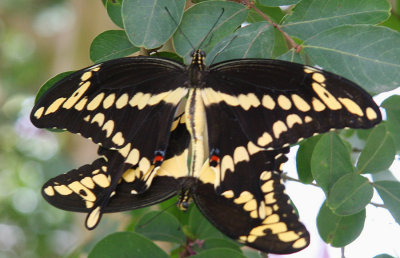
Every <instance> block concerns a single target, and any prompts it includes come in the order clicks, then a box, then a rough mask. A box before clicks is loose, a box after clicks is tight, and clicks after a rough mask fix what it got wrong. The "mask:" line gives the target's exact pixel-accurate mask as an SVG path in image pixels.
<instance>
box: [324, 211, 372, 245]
mask: <svg viewBox="0 0 400 258" xmlns="http://www.w3.org/2000/svg"><path fill="white" fill-rule="evenodd" d="M364 222H365V209H364V210H362V211H360V212H359V213H356V214H353V215H350V216H339V215H336V214H335V213H333V212H332V211H331V210H330V209H329V208H328V206H327V205H326V203H323V204H322V206H321V209H320V210H319V212H318V216H317V227H318V233H319V235H320V236H321V238H322V239H323V240H324V241H325V242H326V243H330V244H331V245H332V246H333V247H343V246H346V245H348V244H350V243H351V242H353V241H354V240H355V239H356V238H357V237H358V236H359V235H360V233H361V231H362V230H363V228H364Z"/></svg>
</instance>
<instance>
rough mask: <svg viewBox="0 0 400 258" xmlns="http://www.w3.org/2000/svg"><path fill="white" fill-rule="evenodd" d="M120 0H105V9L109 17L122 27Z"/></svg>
mask: <svg viewBox="0 0 400 258" xmlns="http://www.w3.org/2000/svg"><path fill="white" fill-rule="evenodd" d="M121 8H122V0H107V3H106V9H107V14H108V16H109V17H110V19H111V20H112V21H113V22H114V23H115V25H117V26H118V27H120V28H123V27H124V23H123V22H122V16H121Z"/></svg>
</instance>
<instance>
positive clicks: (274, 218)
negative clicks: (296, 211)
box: [263, 214, 279, 224]
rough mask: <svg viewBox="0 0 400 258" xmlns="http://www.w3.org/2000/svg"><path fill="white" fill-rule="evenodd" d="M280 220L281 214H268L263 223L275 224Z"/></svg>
mask: <svg viewBox="0 0 400 258" xmlns="http://www.w3.org/2000/svg"><path fill="white" fill-rule="evenodd" d="M278 222H279V215H278V214H272V215H271V216H268V217H267V218H266V219H265V220H264V221H263V224H274V223H278Z"/></svg>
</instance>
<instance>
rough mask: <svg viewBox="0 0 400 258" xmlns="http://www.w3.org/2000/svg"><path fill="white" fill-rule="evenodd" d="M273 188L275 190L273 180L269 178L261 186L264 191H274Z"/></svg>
mask: <svg viewBox="0 0 400 258" xmlns="http://www.w3.org/2000/svg"><path fill="white" fill-rule="evenodd" d="M273 190H274V181H273V180H269V181H267V182H266V183H264V184H263V185H262V186H261V191H263V192H264V193H269V192H272V191H273Z"/></svg>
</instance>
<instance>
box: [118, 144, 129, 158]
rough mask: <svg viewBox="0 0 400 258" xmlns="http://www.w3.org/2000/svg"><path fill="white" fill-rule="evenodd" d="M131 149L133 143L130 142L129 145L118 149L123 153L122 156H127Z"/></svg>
mask: <svg viewBox="0 0 400 258" xmlns="http://www.w3.org/2000/svg"><path fill="white" fill-rule="evenodd" d="M130 151H131V144H130V143H128V144H127V145H125V147H123V148H122V149H120V150H118V152H119V153H120V154H121V155H122V157H124V158H126V157H127V156H128V154H129V152H130Z"/></svg>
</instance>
